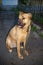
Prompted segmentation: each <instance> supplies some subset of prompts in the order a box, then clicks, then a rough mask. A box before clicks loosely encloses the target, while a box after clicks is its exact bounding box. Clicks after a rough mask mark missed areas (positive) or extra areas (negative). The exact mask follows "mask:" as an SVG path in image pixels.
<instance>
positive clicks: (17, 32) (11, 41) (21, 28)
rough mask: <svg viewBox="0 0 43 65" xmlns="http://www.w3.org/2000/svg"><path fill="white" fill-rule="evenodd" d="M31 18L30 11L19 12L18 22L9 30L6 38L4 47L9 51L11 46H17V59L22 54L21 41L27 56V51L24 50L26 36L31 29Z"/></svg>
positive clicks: (20, 57)
mask: <svg viewBox="0 0 43 65" xmlns="http://www.w3.org/2000/svg"><path fill="white" fill-rule="evenodd" d="M31 18H32V14H31V13H24V12H20V13H19V22H18V24H17V25H15V26H14V27H13V28H12V29H11V30H10V32H9V34H8V36H7V38H6V47H7V48H8V50H9V52H12V48H14V47H17V54H18V58H19V59H23V56H22V54H21V52H20V51H21V50H20V48H21V45H20V43H21V42H23V49H24V53H25V54H26V55H27V56H28V52H27V50H26V38H27V35H29V34H30V30H31V25H30V23H31Z"/></svg>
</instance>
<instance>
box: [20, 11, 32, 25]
mask: <svg viewBox="0 0 43 65" xmlns="http://www.w3.org/2000/svg"><path fill="white" fill-rule="evenodd" d="M31 18H32V14H31V13H24V12H20V13H19V22H20V23H21V24H24V25H25V24H28V22H29V21H30V20H31Z"/></svg>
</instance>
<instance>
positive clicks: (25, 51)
mask: <svg viewBox="0 0 43 65" xmlns="http://www.w3.org/2000/svg"><path fill="white" fill-rule="evenodd" d="M24 53H25V54H26V55H27V56H28V55H29V53H28V52H27V50H26V40H25V41H24Z"/></svg>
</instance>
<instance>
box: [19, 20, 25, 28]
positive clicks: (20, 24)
mask: <svg viewBox="0 0 43 65" xmlns="http://www.w3.org/2000/svg"><path fill="white" fill-rule="evenodd" d="M18 25H19V26H20V27H21V28H23V27H24V26H25V25H26V24H25V23H21V22H20V20H18Z"/></svg>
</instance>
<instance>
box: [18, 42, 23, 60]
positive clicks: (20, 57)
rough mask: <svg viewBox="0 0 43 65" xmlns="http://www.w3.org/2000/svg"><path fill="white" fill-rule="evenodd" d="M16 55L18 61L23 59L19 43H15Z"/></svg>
mask: <svg viewBox="0 0 43 65" xmlns="http://www.w3.org/2000/svg"><path fill="white" fill-rule="evenodd" d="M17 53H18V57H19V59H23V56H22V55H21V53H20V41H17Z"/></svg>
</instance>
